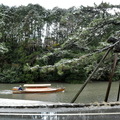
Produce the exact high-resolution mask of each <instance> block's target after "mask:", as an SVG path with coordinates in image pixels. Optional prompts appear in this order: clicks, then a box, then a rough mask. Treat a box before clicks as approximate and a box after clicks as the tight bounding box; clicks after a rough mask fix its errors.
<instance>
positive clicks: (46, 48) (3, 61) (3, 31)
mask: <svg viewBox="0 0 120 120" xmlns="http://www.w3.org/2000/svg"><path fill="white" fill-rule="evenodd" d="M111 36H114V37H116V38H119V37H120V5H110V4H107V3H103V2H102V3H101V4H100V5H96V4H94V6H87V7H84V6H80V7H79V8H75V7H71V8H69V9H62V8H58V7H55V8H53V9H52V10H47V9H45V8H43V7H42V6H40V5H38V4H35V5H33V4H29V5H28V6H19V7H15V6H14V7H8V6H5V5H2V4H1V5H0V82H3V83H15V82H16V83H17V82H24V83H25V82H27V83H32V82H69V83H81V82H83V81H85V79H86V78H87V77H88V76H89V74H90V73H91V71H92V70H93V69H94V68H95V66H96V65H97V64H98V62H99V61H100V59H101V58H102V56H103V54H104V52H105V51H103V52H101V49H103V48H105V47H106V46H109V44H108V43H107V39H108V38H109V37H111ZM113 54H114V53H113V52H111V53H110V54H109V55H108V57H107V58H106V60H105V61H104V63H103V64H102V65H101V67H100V68H99V69H98V71H97V72H96V74H95V75H94V76H93V78H92V80H108V77H109V73H110V70H111V64H112V61H113ZM119 68H120V67H119V64H118V67H117V70H116V74H115V77H114V79H115V80H117V79H118V78H119V77H120V74H119V73H120V69H119Z"/></svg>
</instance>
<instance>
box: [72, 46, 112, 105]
mask: <svg viewBox="0 0 120 120" xmlns="http://www.w3.org/2000/svg"><path fill="white" fill-rule="evenodd" d="M112 48H113V46H112V47H110V48H109V49H108V50H107V52H106V53H105V55H104V56H103V58H102V59H101V60H100V62H99V64H98V65H97V66H96V68H95V69H94V71H93V72H92V73H91V74H90V76H89V77H88V78H87V80H86V81H85V83H84V84H83V86H82V87H81V88H80V90H79V91H78V93H77V94H76V95H75V97H74V98H73V99H72V101H71V103H74V102H75V100H76V99H77V98H78V96H79V94H80V93H81V92H82V90H83V89H84V88H85V86H86V85H87V83H88V82H89V81H90V79H91V77H92V76H93V75H94V74H95V72H96V71H97V70H98V68H99V66H100V65H101V63H102V62H103V60H104V59H105V58H106V57H107V55H108V54H109V52H110V51H111V49H112Z"/></svg>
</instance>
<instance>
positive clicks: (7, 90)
mask: <svg viewBox="0 0 120 120" xmlns="http://www.w3.org/2000/svg"><path fill="white" fill-rule="evenodd" d="M19 85H20V84H0V97H1V98H10V99H23V100H39V101H49V102H70V101H71V100H72V99H73V97H74V96H75V94H76V93H77V92H78V90H79V89H80V87H81V86H82V84H65V83H52V87H65V92H57V93H39V94H38V93H37V94H36V93H35V94H12V91H11V89H12V88H13V87H15V86H19ZM107 85H108V82H92V83H89V84H88V85H87V86H86V87H85V89H84V90H83V92H82V93H81V94H80V96H79V97H78V99H77V100H76V103H90V102H103V101H104V98H105V94H106V89H107ZM117 91H118V82H113V83H112V88H111V91H110V96H109V101H116V99H117Z"/></svg>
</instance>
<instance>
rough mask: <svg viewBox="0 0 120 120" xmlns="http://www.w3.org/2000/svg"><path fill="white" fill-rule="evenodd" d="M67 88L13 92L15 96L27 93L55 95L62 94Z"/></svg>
mask: <svg viewBox="0 0 120 120" xmlns="http://www.w3.org/2000/svg"><path fill="white" fill-rule="evenodd" d="M64 90H65V88H53V89H52V88H51V89H46V90H45V89H44V90H42V89H41V90H39V89H33V90H32V89H27V90H26V89H25V90H13V94H26V93H54V92H62V91H64Z"/></svg>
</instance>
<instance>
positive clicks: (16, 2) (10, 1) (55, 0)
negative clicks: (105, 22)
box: [0, 0, 120, 9]
mask: <svg viewBox="0 0 120 120" xmlns="http://www.w3.org/2000/svg"><path fill="white" fill-rule="evenodd" d="M102 1H103V2H107V3H110V4H113V5H119V4H120V2H119V0H0V4H4V5H7V6H10V7H11V6H20V5H25V6H26V5H28V4H29V3H32V4H39V5H41V6H42V7H44V8H46V9H52V8H54V7H59V8H66V9H68V8H70V7H73V6H75V7H79V6H81V5H83V6H93V5H94V3H95V4H97V5H99V4H100V3H101V2H102Z"/></svg>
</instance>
